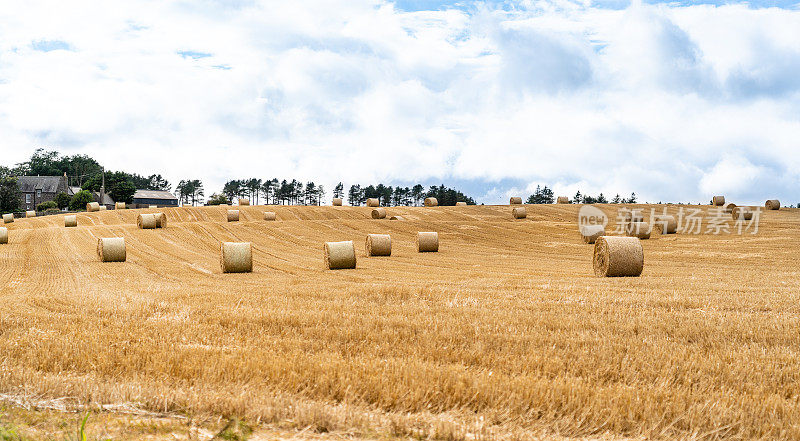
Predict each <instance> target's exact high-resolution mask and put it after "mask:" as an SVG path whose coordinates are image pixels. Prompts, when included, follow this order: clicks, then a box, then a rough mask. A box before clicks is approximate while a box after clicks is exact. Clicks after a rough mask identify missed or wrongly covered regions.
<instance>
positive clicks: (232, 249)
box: [219, 242, 253, 273]
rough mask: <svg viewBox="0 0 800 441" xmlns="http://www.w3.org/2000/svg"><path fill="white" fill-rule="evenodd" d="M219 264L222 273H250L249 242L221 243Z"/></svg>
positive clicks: (250, 252) (251, 263) (250, 247)
mask: <svg viewBox="0 0 800 441" xmlns="http://www.w3.org/2000/svg"><path fill="white" fill-rule="evenodd" d="M219 263H220V266H221V267H222V272H223V273H249V272H252V271H253V244H252V243H250V242H222V244H220V259H219Z"/></svg>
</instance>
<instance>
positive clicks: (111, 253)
mask: <svg viewBox="0 0 800 441" xmlns="http://www.w3.org/2000/svg"><path fill="white" fill-rule="evenodd" d="M97 256H98V257H99V258H100V261H101V262H124V261H125V259H126V257H127V256H126V253H125V238H124V237H101V238H99V239H97Z"/></svg>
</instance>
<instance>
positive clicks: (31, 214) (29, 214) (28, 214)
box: [25, 210, 36, 217]
mask: <svg viewBox="0 0 800 441" xmlns="http://www.w3.org/2000/svg"><path fill="white" fill-rule="evenodd" d="M25 217H36V212H35V211H33V210H28V211H26V212H25Z"/></svg>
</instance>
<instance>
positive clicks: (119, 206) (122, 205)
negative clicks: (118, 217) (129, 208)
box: [114, 202, 125, 210]
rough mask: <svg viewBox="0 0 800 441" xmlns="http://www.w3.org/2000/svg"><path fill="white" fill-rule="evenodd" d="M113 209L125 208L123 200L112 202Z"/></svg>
mask: <svg viewBox="0 0 800 441" xmlns="http://www.w3.org/2000/svg"><path fill="white" fill-rule="evenodd" d="M114 209H115V210H124V209H125V202H117V203H115V204H114Z"/></svg>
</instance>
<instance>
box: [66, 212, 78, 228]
mask: <svg viewBox="0 0 800 441" xmlns="http://www.w3.org/2000/svg"><path fill="white" fill-rule="evenodd" d="M77 226H78V216H75V215H74V214H73V215H70V216H64V227H66V228H71V227H77Z"/></svg>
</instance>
